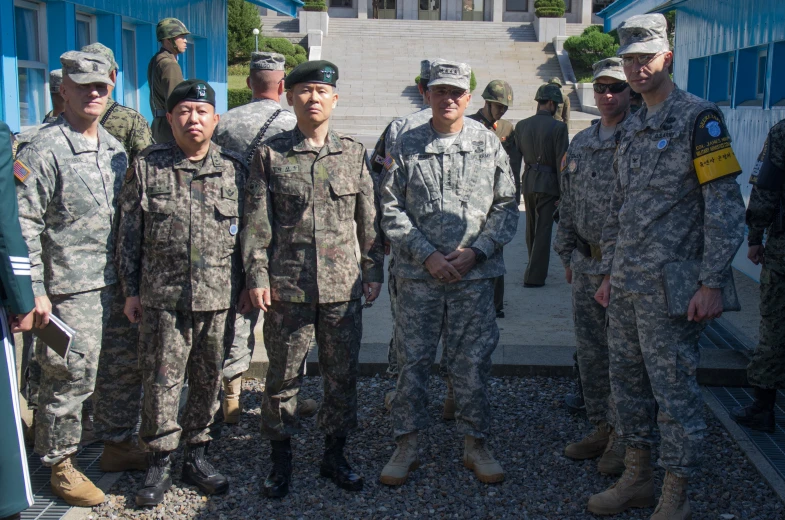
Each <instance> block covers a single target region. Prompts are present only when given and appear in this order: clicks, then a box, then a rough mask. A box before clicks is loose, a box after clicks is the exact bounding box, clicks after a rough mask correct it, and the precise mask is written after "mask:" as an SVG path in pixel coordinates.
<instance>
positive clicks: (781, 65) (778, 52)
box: [769, 41, 785, 106]
mask: <svg viewBox="0 0 785 520" xmlns="http://www.w3.org/2000/svg"><path fill="white" fill-rule="evenodd" d="M772 49H773V51H772V53H771V54H772V56H771V66H770V67H769V71H770V73H771V98H770V99H771V103H770V105H771V106H774V105H776V104H777V103H780V102H782V101H783V100H785V41H782V42H777V43H775V44H773V45H772Z"/></svg>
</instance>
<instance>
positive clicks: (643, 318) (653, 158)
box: [601, 88, 744, 477]
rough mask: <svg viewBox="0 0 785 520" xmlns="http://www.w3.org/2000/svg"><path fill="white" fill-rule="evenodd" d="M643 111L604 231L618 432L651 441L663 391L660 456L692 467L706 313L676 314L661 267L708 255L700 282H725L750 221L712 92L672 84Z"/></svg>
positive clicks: (681, 472) (624, 150) (628, 137)
mask: <svg viewBox="0 0 785 520" xmlns="http://www.w3.org/2000/svg"><path fill="white" fill-rule="evenodd" d="M647 112H648V110H647V109H646V108H641V110H639V111H638V112H637V113H635V114H633V115H631V116H630V117H628V118H627V120H626V121H625V122H624V125H623V129H622V136H621V140H620V142H619V146H618V150H617V154H616V162H615V164H614V167H615V170H616V180H615V186H614V191H613V195H612V197H611V203H610V210H609V214H608V218H607V220H606V223H605V226H604V228H603V232H602V240H601V246H602V272H603V273H610V275H611V286H612V289H611V298H610V305H609V307H608V316H609V333H608V343H609V356H610V374H611V392H612V394H613V399H614V400H615V401H616V407H617V412H618V419H619V423H618V426H619V428H618V430H619V434H620V436H621V438H622V439H623V440H624V441H626V443H627V445H628V446H632V447H636V448H641V447H650V446H651V445H652V444H653V442H654V424H652V420H651V417H653V414H654V402H655V401H654V400H655V399H656V402H657V404H658V405H659V407H660V411H659V415H658V419H657V420H658V423H659V429H660V436H661V446H660V461H659V463H660V465H661V466H663V467H664V468H665V469H666V470H668V471H669V472H670V473H672V474H673V475H675V476H676V477H688V476H689V474H690V473H692V472H694V470H695V469H696V467H697V465H698V457H699V455H700V442H701V439H702V438H703V434H704V430H705V429H706V425H705V423H704V422H703V399H702V398H701V394H700V389H699V388H698V382H697V380H696V377H695V375H696V371H697V368H698V361H699V357H700V352H699V348H698V339H699V337H700V334H701V331H702V330H703V328H704V326H705V325H704V324H701V323H696V322H693V321H687V319H686V317H682V318H669V317H668V314H667V303H666V300H665V289H664V285H663V282H662V269H663V266H664V265H665V264H667V263H671V262H680V261H686V260H691V259H701V260H702V264H701V272H700V280H701V284H702V285H704V286H706V287H709V288H721V287H723V286H724V285H725V284H726V283H727V282H728V277H729V276H730V275H731V274H730V263H731V261H732V259H733V256H734V255H735V254H736V251H737V250H738V248H739V245H740V244H741V241H742V238H743V233H744V202H743V201H742V198H741V192H740V190H739V185H738V184H737V183H736V174H738V173H739V172H740V170H741V168H740V167H739V164H738V161H737V160H736V158H735V156H734V154H733V150H732V149H731V145H730V136H729V135H728V132H727V130H726V128H725V124H724V122H723V119H722V116H721V112H720V111H719V109H718V108H717V107H716V105H714V104H713V103H710V102H708V101H705V100H703V99H700V98H698V97H696V96H693V95H692V94H689V93H687V92H684V91H683V90H680V89H678V88H676V89H675V90H673V92H671V94H670V95H669V97H668V98H667V99H666V100H665V101H663V103H662V105H661V107H660V108H659V110H658V111H657V112H656V113H655V114H654V115H652V117H651V118H649V119H648V120H647V119H646V114H647ZM652 392H653V394H654V398H652Z"/></svg>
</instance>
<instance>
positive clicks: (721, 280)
mask: <svg viewBox="0 0 785 520" xmlns="http://www.w3.org/2000/svg"><path fill="white" fill-rule="evenodd" d="M726 278H727V277H726V276H725V275H724V274H716V273H711V274H705V275H704V274H701V285H702V286H704V287H708V288H709V289H722V288H723V287H725V284H726V283H727V279H726Z"/></svg>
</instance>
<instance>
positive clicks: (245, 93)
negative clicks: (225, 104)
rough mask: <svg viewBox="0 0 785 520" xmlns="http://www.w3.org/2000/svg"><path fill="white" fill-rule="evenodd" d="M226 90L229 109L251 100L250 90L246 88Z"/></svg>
mask: <svg viewBox="0 0 785 520" xmlns="http://www.w3.org/2000/svg"><path fill="white" fill-rule="evenodd" d="M226 92H227V97H228V101H229V109H230V110H231V109H232V108H235V107H239V106H240V105H245V104H246V103H250V102H251V91H250V90H248V89H247V88H230V89H229V90H227V91H226Z"/></svg>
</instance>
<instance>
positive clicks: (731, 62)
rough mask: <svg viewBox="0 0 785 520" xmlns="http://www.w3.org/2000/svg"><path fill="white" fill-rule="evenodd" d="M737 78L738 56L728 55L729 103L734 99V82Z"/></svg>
mask: <svg viewBox="0 0 785 520" xmlns="http://www.w3.org/2000/svg"><path fill="white" fill-rule="evenodd" d="M735 80H736V56H734V55H733V54H731V56H729V57H728V97H727V100H728V103H730V102H731V100H732V99H733V82H734V81H735Z"/></svg>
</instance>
